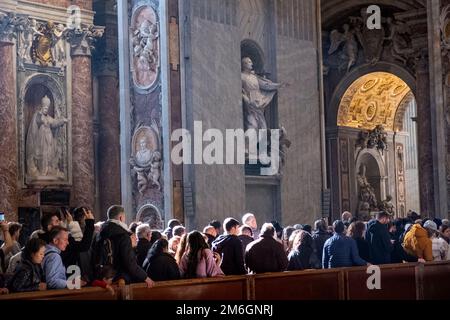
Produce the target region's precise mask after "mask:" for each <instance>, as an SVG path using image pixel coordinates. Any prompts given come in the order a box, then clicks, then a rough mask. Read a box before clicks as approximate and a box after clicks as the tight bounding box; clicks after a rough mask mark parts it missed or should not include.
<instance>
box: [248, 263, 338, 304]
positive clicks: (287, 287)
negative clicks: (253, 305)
mask: <svg viewBox="0 0 450 320" xmlns="http://www.w3.org/2000/svg"><path fill="white" fill-rule="evenodd" d="M254 282H255V285H254V287H255V289H254V299H255V300H266V301H269V300H343V299H344V297H345V293H344V275H343V273H342V271H341V270H339V269H335V270H308V271H297V272H284V273H272V274H263V275H256V276H255V278H254Z"/></svg>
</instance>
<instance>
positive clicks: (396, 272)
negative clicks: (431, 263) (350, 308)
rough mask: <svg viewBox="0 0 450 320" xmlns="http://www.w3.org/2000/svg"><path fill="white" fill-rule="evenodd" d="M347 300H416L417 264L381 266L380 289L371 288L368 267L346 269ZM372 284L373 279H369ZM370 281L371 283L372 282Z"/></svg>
mask: <svg viewBox="0 0 450 320" xmlns="http://www.w3.org/2000/svg"><path fill="white" fill-rule="evenodd" d="M344 274H345V285H346V293H347V296H346V299H347V300H415V299H416V298H417V283H416V264H414V263H411V264H409V263H408V264H396V265H383V266H380V278H381V281H380V283H379V285H380V289H377V290H374V289H369V286H368V283H367V282H368V281H367V280H368V279H369V277H370V276H371V274H368V273H367V267H359V268H348V269H344ZM369 282H370V283H372V284H375V283H373V282H372V281H369ZM370 283H369V284H370Z"/></svg>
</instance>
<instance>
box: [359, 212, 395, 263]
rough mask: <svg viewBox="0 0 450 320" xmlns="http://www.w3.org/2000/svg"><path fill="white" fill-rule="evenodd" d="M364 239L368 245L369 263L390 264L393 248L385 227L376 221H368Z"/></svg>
mask: <svg viewBox="0 0 450 320" xmlns="http://www.w3.org/2000/svg"><path fill="white" fill-rule="evenodd" d="M365 238H366V241H367V242H368V243H369V249H370V260H369V261H370V263H372V264H376V265H379V264H389V263H391V252H392V250H393V249H394V246H393V245H392V243H391V236H390V235H389V231H388V229H387V225H383V224H381V223H380V222H378V221H377V220H371V221H369V223H368V224H367V230H366V237H365Z"/></svg>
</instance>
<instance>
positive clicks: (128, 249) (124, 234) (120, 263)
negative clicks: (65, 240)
mask: <svg viewBox="0 0 450 320" xmlns="http://www.w3.org/2000/svg"><path fill="white" fill-rule="evenodd" d="M130 235H131V234H130V232H129V231H128V230H125V229H124V228H122V227H121V226H119V225H118V224H116V223H114V222H112V221H106V222H105V223H104V224H103V225H102V229H101V231H100V233H99V234H98V235H97V240H96V244H99V243H102V242H103V240H105V239H110V241H111V243H112V251H113V267H114V270H116V272H117V275H116V278H118V277H123V278H124V279H125V281H126V282H131V283H133V282H144V281H145V279H146V278H147V273H146V272H145V271H144V269H142V268H141V267H140V266H139V265H138V263H137V258H136V253H135V251H134V250H133V248H132V246H131V239H130ZM99 247H100V245H96V246H95V250H98V249H99ZM95 254H99V253H97V252H95V253H94V255H95Z"/></svg>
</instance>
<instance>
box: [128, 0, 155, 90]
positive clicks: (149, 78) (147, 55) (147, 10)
mask: <svg viewBox="0 0 450 320" xmlns="http://www.w3.org/2000/svg"><path fill="white" fill-rule="evenodd" d="M159 36H160V34H159V22H158V17H157V14H156V11H155V10H154V9H153V8H152V7H150V6H141V7H139V8H138V9H136V10H135V11H134V13H133V17H132V21H131V29H130V46H131V48H130V49H131V57H130V59H131V65H132V72H133V81H134V84H135V85H136V86H137V87H138V88H140V89H148V88H150V87H151V86H152V85H153V84H154V83H155V82H156V80H157V77H158V72H159V63H160V62H159V61H160V53H159Z"/></svg>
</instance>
